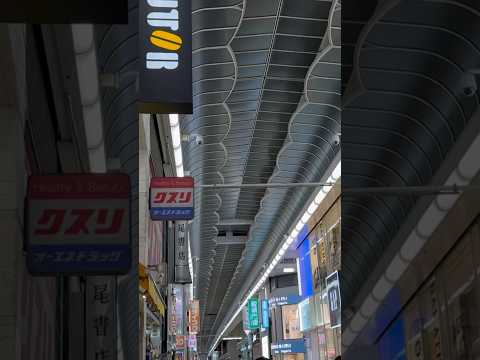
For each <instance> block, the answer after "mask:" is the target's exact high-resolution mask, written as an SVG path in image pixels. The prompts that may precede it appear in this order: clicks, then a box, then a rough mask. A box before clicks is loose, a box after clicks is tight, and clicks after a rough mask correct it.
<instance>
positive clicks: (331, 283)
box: [326, 271, 342, 328]
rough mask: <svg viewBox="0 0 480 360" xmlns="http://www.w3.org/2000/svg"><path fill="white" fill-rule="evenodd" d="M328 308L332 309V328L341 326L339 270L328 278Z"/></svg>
mask: <svg viewBox="0 0 480 360" xmlns="http://www.w3.org/2000/svg"><path fill="white" fill-rule="evenodd" d="M326 283H327V299H328V308H329V310H330V325H331V327H332V328H336V327H339V326H341V324H342V322H341V298H340V282H339V276H338V271H335V272H334V273H333V274H331V275H329V276H328V277H327V279H326Z"/></svg>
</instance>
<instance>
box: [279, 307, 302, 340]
mask: <svg viewBox="0 0 480 360" xmlns="http://www.w3.org/2000/svg"><path fill="white" fill-rule="evenodd" d="M282 322H283V338H284V339H285V340H288V339H300V338H302V333H301V332H300V322H299V319H298V306H297V305H285V306H282Z"/></svg>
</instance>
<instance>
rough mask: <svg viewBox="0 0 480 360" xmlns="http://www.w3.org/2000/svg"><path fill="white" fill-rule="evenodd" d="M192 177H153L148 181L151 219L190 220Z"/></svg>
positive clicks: (191, 212) (192, 210)
mask: <svg viewBox="0 0 480 360" xmlns="http://www.w3.org/2000/svg"><path fill="white" fill-rule="evenodd" d="M193 184H194V182H193V178H192V177H154V178H152V179H151V181H150V215H151V218H152V220H191V219H193V216H194V201H193V195H194V194H193Z"/></svg>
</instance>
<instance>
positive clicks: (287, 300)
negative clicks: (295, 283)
mask: <svg viewBox="0 0 480 360" xmlns="http://www.w3.org/2000/svg"><path fill="white" fill-rule="evenodd" d="M300 301H302V298H301V296H300V295H297V294H290V295H284V296H273V297H271V298H270V300H269V303H270V307H272V308H273V307H276V306H283V305H295V304H298V303H299V302H300Z"/></svg>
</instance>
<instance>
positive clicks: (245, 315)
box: [242, 306, 250, 335]
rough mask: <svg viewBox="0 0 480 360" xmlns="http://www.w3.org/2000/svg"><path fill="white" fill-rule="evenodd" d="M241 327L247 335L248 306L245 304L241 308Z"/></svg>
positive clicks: (248, 330)
mask: <svg viewBox="0 0 480 360" xmlns="http://www.w3.org/2000/svg"><path fill="white" fill-rule="evenodd" d="M242 328H243V331H244V332H245V334H247V335H248V333H249V332H250V327H249V325H248V306H245V307H244V308H243V310H242Z"/></svg>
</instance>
